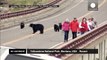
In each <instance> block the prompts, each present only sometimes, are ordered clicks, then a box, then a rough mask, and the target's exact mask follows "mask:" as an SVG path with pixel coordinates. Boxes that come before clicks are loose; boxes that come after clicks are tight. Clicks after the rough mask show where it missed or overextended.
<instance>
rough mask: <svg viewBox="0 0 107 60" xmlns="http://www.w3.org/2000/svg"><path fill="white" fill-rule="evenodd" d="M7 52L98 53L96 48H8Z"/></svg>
mask: <svg viewBox="0 0 107 60" xmlns="http://www.w3.org/2000/svg"><path fill="white" fill-rule="evenodd" d="M9 54H98V49H9Z"/></svg>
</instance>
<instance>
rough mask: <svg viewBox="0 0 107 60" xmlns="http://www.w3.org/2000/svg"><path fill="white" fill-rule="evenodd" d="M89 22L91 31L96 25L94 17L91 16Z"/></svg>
mask: <svg viewBox="0 0 107 60" xmlns="http://www.w3.org/2000/svg"><path fill="white" fill-rule="evenodd" d="M87 24H88V29H89V31H90V30H92V29H94V28H95V27H96V22H95V21H94V20H93V18H89V19H88V21H87Z"/></svg>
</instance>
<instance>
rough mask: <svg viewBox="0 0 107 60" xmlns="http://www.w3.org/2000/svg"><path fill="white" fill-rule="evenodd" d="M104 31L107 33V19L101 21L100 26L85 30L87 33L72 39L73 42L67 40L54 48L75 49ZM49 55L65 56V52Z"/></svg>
mask: <svg viewBox="0 0 107 60" xmlns="http://www.w3.org/2000/svg"><path fill="white" fill-rule="evenodd" d="M104 32H105V34H107V21H106V22H104V23H102V24H101V25H100V26H98V27H96V28H95V29H93V30H92V31H90V32H87V34H84V35H83V36H81V37H78V38H76V39H74V41H73V42H72V41H69V42H67V43H64V44H62V45H61V46H58V47H56V48H54V49H76V48H79V47H81V46H83V45H85V44H86V43H87V42H89V41H91V40H92V39H94V38H95V37H97V36H99V35H100V34H102V33H104ZM50 55H51V56H55V57H58V58H61V57H64V56H66V55H65V54H50Z"/></svg>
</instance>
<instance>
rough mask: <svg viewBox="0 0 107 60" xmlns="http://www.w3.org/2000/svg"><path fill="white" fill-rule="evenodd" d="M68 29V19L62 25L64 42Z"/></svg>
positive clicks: (66, 39) (67, 35) (66, 38)
mask: <svg viewBox="0 0 107 60" xmlns="http://www.w3.org/2000/svg"><path fill="white" fill-rule="evenodd" d="M69 27H70V23H69V19H66V20H65V22H64V23H63V24H62V30H63V31H64V42H67V41H68V37H69V29H70V28H69Z"/></svg>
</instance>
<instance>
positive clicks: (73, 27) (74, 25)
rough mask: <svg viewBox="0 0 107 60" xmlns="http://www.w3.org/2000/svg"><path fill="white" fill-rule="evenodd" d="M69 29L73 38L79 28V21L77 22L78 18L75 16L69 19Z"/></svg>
mask: <svg viewBox="0 0 107 60" xmlns="http://www.w3.org/2000/svg"><path fill="white" fill-rule="evenodd" d="M70 29H71V31H72V38H73V39H74V38H76V37H77V32H78V29H79V23H78V20H77V19H76V18H74V20H72V21H71V23H70Z"/></svg>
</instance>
